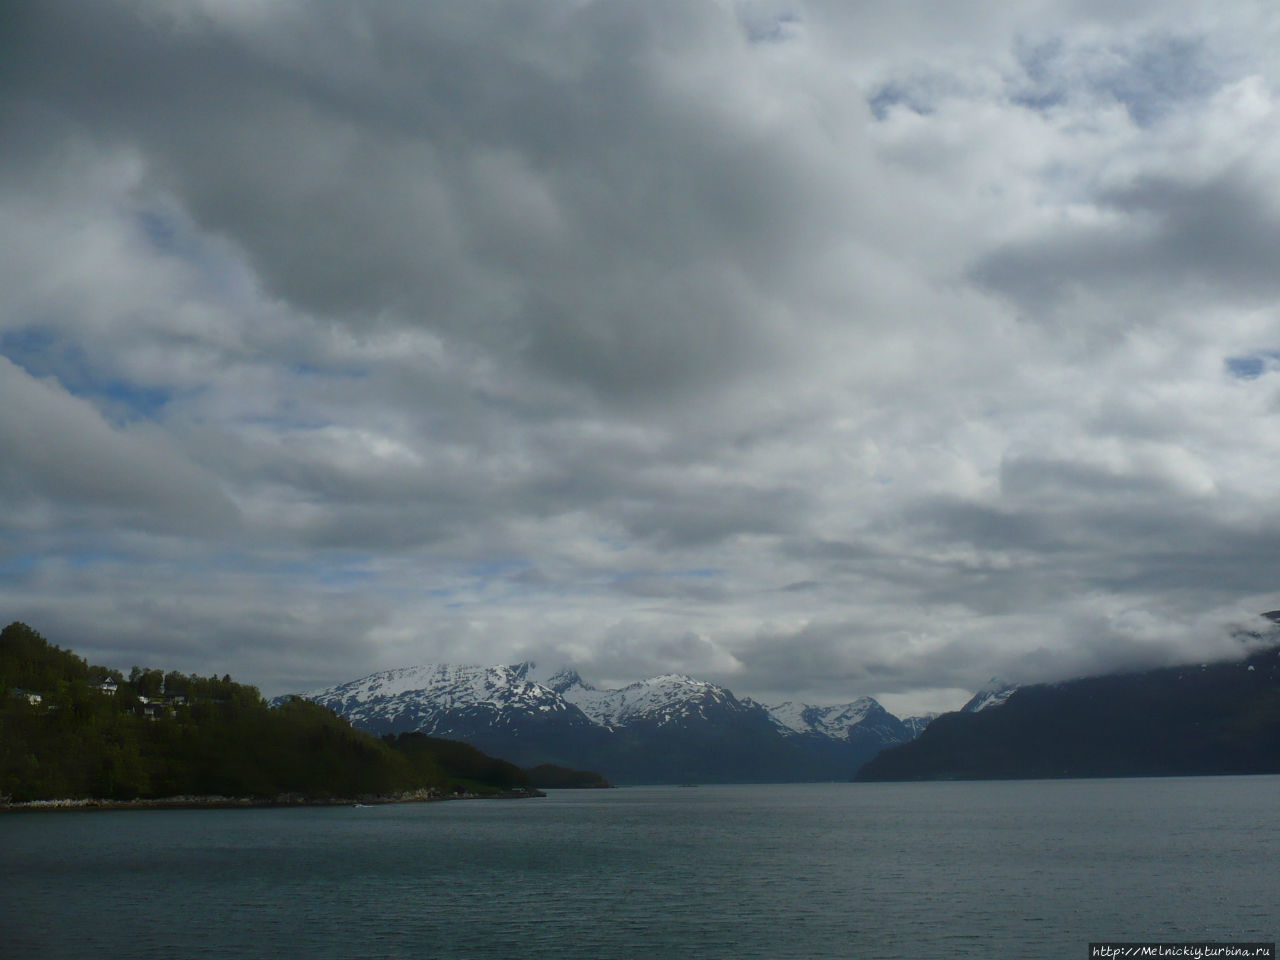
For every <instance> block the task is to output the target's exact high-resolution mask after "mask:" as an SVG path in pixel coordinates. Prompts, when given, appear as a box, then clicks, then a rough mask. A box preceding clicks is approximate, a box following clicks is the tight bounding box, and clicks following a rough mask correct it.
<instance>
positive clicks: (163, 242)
mask: <svg viewBox="0 0 1280 960" xmlns="http://www.w3.org/2000/svg"><path fill="white" fill-rule="evenodd" d="M133 222H134V225H135V229H136V231H137V235H138V236H139V237H140V238H141V239H142V241H143V242H144V243H145V244H146V245H147V247H149V248H150V250H151V251H152V252H153V253H155V254H157V255H159V256H162V257H173V258H175V259H177V260H181V261H182V262H183V263H185V264H186V265H187V266H188V267H190V268H191V269H192V271H193V276H194V277H196V278H198V279H197V281H196V282H197V287H196V292H197V294H198V295H200V296H204V297H208V298H210V299H213V300H217V301H219V302H221V303H224V304H229V305H238V306H251V305H253V304H254V303H255V302H256V300H257V297H258V284H257V282H256V280H255V279H254V277H253V273H252V271H251V270H249V269H248V268H247V267H246V265H245V264H244V263H243V262H242V261H240V260H239V259H238V258H237V256H236V255H235V253H234V252H233V251H232V250H231V249H230V248H228V247H227V246H226V245H225V244H223V243H220V242H218V241H210V240H207V239H206V238H204V237H202V236H201V235H200V234H199V233H198V232H197V231H196V230H195V229H193V227H192V226H191V224H190V222H189V221H188V220H187V218H186V217H185V216H184V215H183V214H182V213H181V211H179V210H176V209H174V208H172V207H166V206H165V205H164V204H158V205H151V206H147V207H143V208H142V209H139V210H137V211H135V212H134V214H133Z"/></svg>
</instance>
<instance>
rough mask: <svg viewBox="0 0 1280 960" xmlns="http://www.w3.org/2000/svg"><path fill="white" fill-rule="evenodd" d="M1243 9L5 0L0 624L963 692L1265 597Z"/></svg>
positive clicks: (1258, 189)
mask: <svg viewBox="0 0 1280 960" xmlns="http://www.w3.org/2000/svg"><path fill="white" fill-rule="evenodd" d="M1277 50H1280V9H1278V8H1277V7H1276V6H1275V5H1274V4H1272V3H1269V2H1262V0H1258V2H1254V0H1226V2H1223V0H1214V2H1199V0H1160V2H1158V3H1157V2H1143V0H1135V2H1133V3H1125V4H1115V3H1111V2H1105V3H1104V2H1100V0H1031V2H1026V3H1019V4H1007V3H978V2H973V0H955V2H950V3H947V4H944V5H940V4H937V3H934V2H928V3H926V2H920V0H893V2H888V0H866V2H861V3H857V4H852V3H848V2H847V0H776V2H775V0H741V2H733V0H469V2H467V3H457V2H453V0H447V2H434V0H421V2H418V0H415V2H412V3H410V2H407V0H406V2H374V0H333V2H328V0H189V2H186V0H184V2H181V3H178V2H162V0H10V2H7V3H5V4H4V5H3V8H2V9H0V619H3V621H4V622H6V623H7V622H10V621H11V620H22V621H24V622H27V623H29V624H31V625H32V626H34V627H35V628H36V629H37V630H39V631H40V632H41V633H43V634H44V635H45V636H47V637H48V638H49V639H50V640H51V641H53V642H55V643H58V644H59V645H61V646H63V647H65V648H70V649H73V650H75V651H76V652H78V653H80V654H81V655H83V656H85V657H86V658H87V659H89V660H90V662H94V663H104V664H107V665H110V666H115V667H119V668H122V669H126V670H127V669H128V668H129V667H130V666H131V665H133V664H140V665H143V666H159V667H163V668H164V669H166V670H169V669H178V670H181V671H183V672H198V673H202V674H207V673H218V674H222V673H224V672H230V673H231V674H232V675H233V676H234V677H236V678H237V679H240V680H242V681H244V682H249V683H255V684H257V685H258V686H259V687H260V688H261V689H262V690H263V692H264V693H266V694H268V695H274V694H279V693H284V692H288V691H297V690H306V689H312V688H315V687H317V686H321V685H324V684H327V683H331V682H336V681H341V680H347V679H352V678H355V677H359V676H363V675H365V674H368V673H370V672H373V671H375V670H381V669H387V668H392V667H398V666H405V665H411V664H418V663H426V662H435V661H458V662H467V663H514V662H518V661H522V660H534V661H536V662H538V663H540V664H548V663H553V664H556V665H566V666H572V667H574V668H576V669H578V670H579V672H580V673H581V674H582V675H583V676H584V677H586V678H588V679H589V680H593V681H595V682H597V683H600V684H605V685H614V684H622V683H627V682H630V681H633V680H637V679H640V678H642V677H647V676H652V675H656V674H662V673H688V674H691V675H693V676H696V677H699V678H700V679H707V680H713V681H716V682H720V683H723V684H725V685H726V686H728V687H729V688H730V689H732V690H733V691H734V692H735V693H737V694H739V695H750V696H752V697H755V698H756V699H758V700H762V701H763V702H767V703H776V702H779V701H781V700H800V701H804V702H808V703H818V704H825V703H837V702H845V701H848V700H850V699H853V698H854V697H856V696H862V695H873V696H876V697H877V698H879V699H881V701H882V702H883V703H885V705H886V706H887V707H889V708H890V709H891V710H895V711H897V712H899V713H904V714H905V713H908V712H913V711H921V710H927V709H934V710H937V709H950V708H953V707H955V706H958V705H959V704H960V703H961V702H963V700H964V699H965V698H966V697H967V695H968V693H969V692H970V691H973V690H975V689H977V688H979V687H981V686H983V685H984V684H985V683H986V682H987V681H988V680H989V679H990V678H992V677H1002V678H1008V679H1010V680H1016V681H1020V682H1036V681H1052V680H1059V679H1065V678H1068V677H1072V676H1080V675H1084V674H1090V673H1098V672H1103V671H1107V670H1114V669H1123V668H1129V667H1135V666H1145V665H1157V664H1167V663H1175V662H1188V661H1194V660H1197V659H1207V658H1213V657H1222V656H1229V655H1232V654H1233V653H1237V652H1239V651H1240V650H1241V648H1242V646H1248V645H1249V644H1250V643H1256V642H1258V641H1257V640H1256V639H1251V638H1250V636H1249V634H1250V633H1251V632H1252V633H1256V632H1258V631H1261V630H1263V625H1264V623H1265V621H1263V620H1262V619H1261V618H1260V617H1259V614H1261V613H1262V612H1264V611H1267V610H1271V609H1273V608H1276V607H1280V581H1278V580H1277V577H1276V573H1277V569H1278V567H1280V564H1278V563H1277V561H1278V560H1280V297H1278V294H1280V178H1277V177H1276V175H1275V171H1276V170H1277V169H1280V108H1278V106H1277V103H1278V102H1280V101H1278V98H1280V89H1278V86H1277V85H1278V83H1280V60H1278V58H1277V54H1276V51H1277Z"/></svg>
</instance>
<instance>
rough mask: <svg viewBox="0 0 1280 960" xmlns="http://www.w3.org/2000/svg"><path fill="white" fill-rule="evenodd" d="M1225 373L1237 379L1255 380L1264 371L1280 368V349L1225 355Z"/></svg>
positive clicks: (1269, 371)
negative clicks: (1233, 355)
mask: <svg viewBox="0 0 1280 960" xmlns="http://www.w3.org/2000/svg"><path fill="white" fill-rule="evenodd" d="M1226 367H1227V373H1229V374H1230V375H1231V376H1233V377H1235V378H1236V379H1237V380H1257V379H1258V378H1259V377H1260V376H1262V375H1263V374H1264V373H1272V372H1274V371H1275V370H1277V369H1280V350H1269V351H1265V352H1262V353H1255V354H1249V355H1246V356H1242V357H1227V360H1226Z"/></svg>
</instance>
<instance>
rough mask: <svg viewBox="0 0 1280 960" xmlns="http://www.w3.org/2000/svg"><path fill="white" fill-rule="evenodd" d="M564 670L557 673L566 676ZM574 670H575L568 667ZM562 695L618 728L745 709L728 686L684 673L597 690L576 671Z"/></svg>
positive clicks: (598, 718)
mask: <svg viewBox="0 0 1280 960" xmlns="http://www.w3.org/2000/svg"><path fill="white" fill-rule="evenodd" d="M565 673H566V672H564V671H562V673H561V674H557V677H561V678H562V680H563V679H568V678H566V677H565ZM568 673H572V671H568ZM572 678H573V680H574V681H575V682H570V683H567V684H562V687H561V695H562V696H563V697H564V698H565V699H566V700H568V701H569V702H570V703H572V704H573V705H574V706H576V707H577V708H578V709H579V710H581V711H582V712H583V713H585V714H586V715H587V716H588V717H590V718H591V719H592V720H594V721H595V722H596V723H598V724H600V725H601V726H603V727H607V728H608V729H610V730H616V729H618V728H619V727H625V726H629V725H630V724H633V723H638V722H642V721H648V722H654V723H656V724H658V725H659V726H665V725H666V724H669V723H675V722H677V721H681V720H689V719H693V718H695V717H696V718H699V719H703V720H705V719H709V717H710V713H711V712H712V711H714V710H715V709H716V708H721V709H723V708H728V709H731V710H737V709H741V704H739V703H738V700H737V698H736V697H734V695H733V694H732V693H730V692H729V691H728V690H726V689H725V688H724V687H719V686H716V685H715V684H714V683H707V682H706V681H705V680H695V679H693V678H692V677H688V676H685V675H683V674H666V675H664V676H661V677H651V678H650V679H648V680H641V681H639V682H637V683H632V684H628V685H627V686H625V687H623V688H622V689H620V690H597V689H595V688H594V687H592V686H590V685H588V684H585V683H583V682H582V679H581V678H580V677H578V675H577V674H576V673H572Z"/></svg>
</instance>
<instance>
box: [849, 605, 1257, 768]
mask: <svg viewBox="0 0 1280 960" xmlns="http://www.w3.org/2000/svg"><path fill="white" fill-rule="evenodd" d="M1267 616H1268V617H1271V616H1272V615H1271V614H1267ZM1273 619H1276V618H1275V617H1273ZM1255 773H1280V647H1274V646H1273V647H1270V648H1266V649H1262V650H1259V651H1256V652H1254V653H1252V654H1250V655H1249V656H1247V657H1244V658H1243V659H1240V660H1233V661H1228V662H1221V663H1204V664H1192V665H1185V666H1179V667H1162V668H1159V669H1155V670H1142V671H1134V672H1129V673H1119V674H1112V675H1108V676H1099V677H1085V678H1081V679H1076V680H1069V681H1065V682H1062V683H1053V684H1034V685H1030V686H1023V687H1017V688H1007V687H1006V688H1003V689H1002V688H1000V687H999V686H997V687H995V688H993V689H989V690H987V691H984V692H982V693H979V694H978V695H977V696H975V697H974V699H973V700H971V701H970V702H969V704H968V705H967V706H966V708H965V709H964V710H961V711H958V712H956V713H948V714H944V715H943V716H941V717H938V718H937V719H936V720H934V721H933V723H931V724H929V726H928V729H926V730H925V731H924V732H923V733H922V734H921V735H920V737H919V738H918V739H916V740H914V741H913V742H910V743H905V744H900V745H895V746H893V747H890V748H888V749H886V750H885V751H884V752H883V753H881V754H880V755H879V756H877V757H875V758H874V759H873V760H871V761H870V762H868V763H867V764H865V765H864V766H863V767H862V768H861V769H860V770H859V772H858V775H857V779H858V780H985V779H1033V778H1059V777H1152V776H1193V775H1196V776H1198V775H1212V774H1255Z"/></svg>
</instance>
